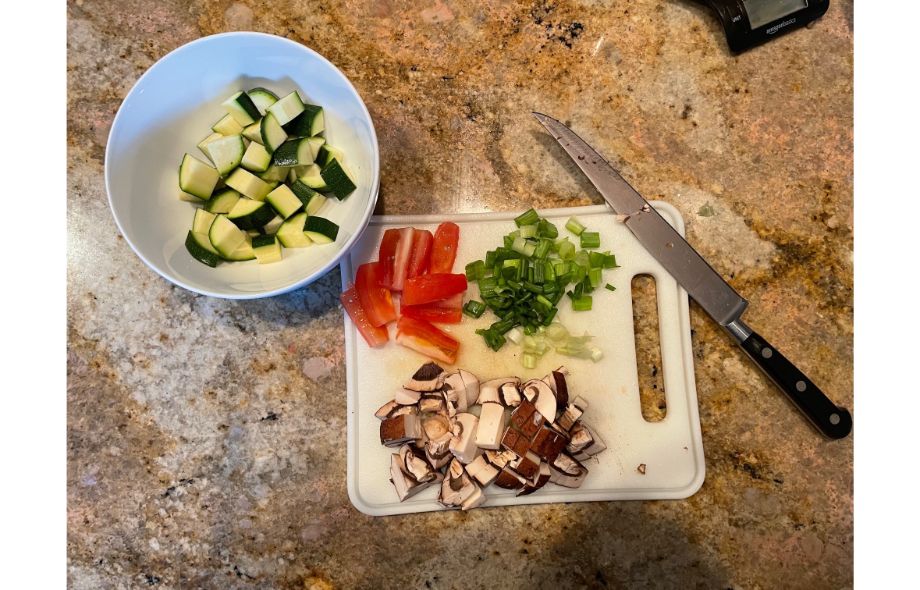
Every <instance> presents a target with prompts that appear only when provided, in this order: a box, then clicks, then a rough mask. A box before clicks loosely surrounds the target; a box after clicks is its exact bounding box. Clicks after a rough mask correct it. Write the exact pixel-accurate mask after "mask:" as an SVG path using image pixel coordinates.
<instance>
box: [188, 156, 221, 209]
mask: <svg viewBox="0 0 920 590" xmlns="http://www.w3.org/2000/svg"><path fill="white" fill-rule="evenodd" d="M219 178H220V174H219V173H218V172H217V170H216V169H214V168H212V167H210V166H208V165H207V164H205V163H204V162H202V161H201V160H199V159H198V158H196V157H195V156H193V155H191V154H185V155H184V156H183V157H182V163H181V164H179V188H180V189H182V191H183V192H186V193H188V194H190V195H194V196H196V197H198V198H199V199H208V198H210V197H211V193H212V192H214V187H215V186H216V185H217V181H218V179H219Z"/></svg>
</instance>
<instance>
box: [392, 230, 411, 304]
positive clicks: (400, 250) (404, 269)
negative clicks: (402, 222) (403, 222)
mask: <svg viewBox="0 0 920 590" xmlns="http://www.w3.org/2000/svg"><path fill="white" fill-rule="evenodd" d="M414 233H415V229H413V228H411V227H404V228H401V229H400V230H399V243H398V244H397V245H396V259H395V260H394V261H393V282H392V283H391V284H390V289H392V290H394V291H402V290H403V285H404V284H405V282H406V274H407V273H408V272H409V257H410V256H411V255H412V234H414Z"/></svg>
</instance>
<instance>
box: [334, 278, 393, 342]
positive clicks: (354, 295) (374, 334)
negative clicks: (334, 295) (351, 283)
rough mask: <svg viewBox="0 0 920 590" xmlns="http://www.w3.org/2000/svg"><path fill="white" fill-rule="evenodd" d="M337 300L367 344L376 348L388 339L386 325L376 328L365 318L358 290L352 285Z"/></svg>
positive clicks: (365, 314)
mask: <svg viewBox="0 0 920 590" xmlns="http://www.w3.org/2000/svg"><path fill="white" fill-rule="evenodd" d="M339 300H340V301H341V302H342V307H344V308H345V311H346V312H348V317H350V318H351V322H352V323H353V324H354V325H355V327H356V328H358V331H359V332H361V335H362V336H364V340H365V341H366V342H367V345H368V346H370V347H373V348H376V347H378V346H383V345H384V344H386V343H387V340H389V339H390V335H389V334H388V333H387V327H386V326H380V327H379V328H378V327H376V326H374V325H373V324H371V322H370V320H368V319H367V313H365V311H364V308H363V307H361V300H360V299H359V298H358V292H357V291H356V290H355V288H354V287H352V288H351V289H349V290H347V291H345V292H344V293H342V294H341V295H339Z"/></svg>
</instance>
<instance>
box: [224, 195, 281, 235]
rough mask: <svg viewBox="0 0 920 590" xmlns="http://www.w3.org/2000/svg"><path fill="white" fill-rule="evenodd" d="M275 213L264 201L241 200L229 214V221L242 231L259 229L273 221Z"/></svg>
mask: <svg viewBox="0 0 920 590" xmlns="http://www.w3.org/2000/svg"><path fill="white" fill-rule="evenodd" d="M274 217H275V212H274V211H273V210H272V208H271V207H269V206H268V204H266V203H265V202H264V201H253V200H252V199H240V200H239V201H237V202H236V205H234V206H233V209H231V210H230V212H229V213H227V219H229V220H230V221H232V222H233V223H235V224H236V226H237V227H238V228H240V229H258V228H260V227H262V226H263V225H265V224H266V223H268V222H269V221H271V220H272V219H273V218H274Z"/></svg>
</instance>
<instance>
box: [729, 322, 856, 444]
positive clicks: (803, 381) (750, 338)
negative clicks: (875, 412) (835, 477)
mask: <svg viewBox="0 0 920 590" xmlns="http://www.w3.org/2000/svg"><path fill="white" fill-rule="evenodd" d="M732 324H734V325H729V326H726V328H728V330H729V332H730V333H731V334H732V335H734V336H735V337H736V338H737V340H738V344H739V345H740V346H741V348H742V349H744V352H746V353H747V354H748V356H749V357H751V359H752V360H753V361H754V362H755V363H757V366H758V367H760V369H761V370H762V371H763V372H764V373H766V375H767V376H768V377H769V378H770V379H771V380H772V381H773V383H775V384H776V386H777V387H779V388H780V389H781V390H782V391H783V393H785V394H786V396H787V397H788V398H789V399H790V401H792V403H793V404H795V406H796V407H797V408H798V409H799V410H801V412H802V413H803V414H805V416H806V417H807V418H808V419H809V420H810V421H811V423H812V424H814V426H815V427H816V428H817V429H818V430H820V431H821V432H822V433H823V434H824V435H825V436H827V437H828V438H832V439H839V438H844V437H845V436H847V435H848V434H850V430H852V428H853V418H852V417H851V416H850V412H849V411H848V410H847V409H846V408H842V407H839V406H837V405H836V404H835V403H834V402H832V401H831V400H830V399H828V397H827V396H826V395H824V393H823V392H822V391H821V389H820V388H819V387H818V386H817V385H815V384H814V383H812V381H811V379H809V378H808V377H806V376H805V374H804V373H803V372H802V371H800V370H799V369H798V368H796V366H795V365H793V364H792V363H791V362H789V359H787V358H786V357H784V356H783V355H782V354H781V353H780V352H779V351H778V350H776V348H775V347H774V346H773V345H771V344H770V343H769V342H767V341H766V340H765V339H764V338H763V337H762V336H761V335H760V334H758V333H757V332H755V331H753V330H752V329H750V328H749V327H747V326H746V325H744V324H743V323H742V322H741V321H740V320H736V321H735V322H732Z"/></svg>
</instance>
